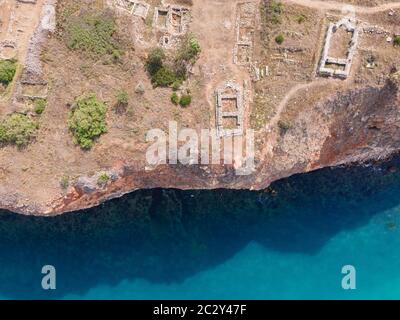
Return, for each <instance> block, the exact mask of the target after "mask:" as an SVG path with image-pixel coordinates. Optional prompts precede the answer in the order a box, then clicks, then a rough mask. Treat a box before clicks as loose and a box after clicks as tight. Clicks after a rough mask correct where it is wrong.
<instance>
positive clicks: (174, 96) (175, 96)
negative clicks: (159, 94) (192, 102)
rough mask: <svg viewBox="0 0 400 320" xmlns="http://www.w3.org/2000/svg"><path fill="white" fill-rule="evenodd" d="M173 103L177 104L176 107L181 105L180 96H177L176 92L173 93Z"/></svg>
mask: <svg viewBox="0 0 400 320" xmlns="http://www.w3.org/2000/svg"><path fill="white" fill-rule="evenodd" d="M171 102H172V103H173V104H175V105H178V104H179V96H178V95H177V93H176V92H174V93H172V96H171Z"/></svg>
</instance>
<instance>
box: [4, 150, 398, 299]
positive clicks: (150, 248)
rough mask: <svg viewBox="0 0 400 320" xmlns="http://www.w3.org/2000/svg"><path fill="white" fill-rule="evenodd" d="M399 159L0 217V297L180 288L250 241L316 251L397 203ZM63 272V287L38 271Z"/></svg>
mask: <svg viewBox="0 0 400 320" xmlns="http://www.w3.org/2000/svg"><path fill="white" fill-rule="evenodd" d="M397 167H400V157H396V158H394V159H392V160H390V161H388V162H385V163H381V164H375V165H370V166H359V167H351V168H335V169H323V170H320V171H317V172H313V173H309V174H302V175H297V176H293V177H291V178H288V179H285V180H282V181H278V182H276V183H274V184H273V185H272V186H271V187H270V188H269V189H267V190H265V191H261V192H251V191H232V190H215V191H179V190H160V189H156V190H143V191H138V192H134V193H132V194H129V195H126V196H124V197H123V198H121V199H116V200H113V201H109V202H107V203H105V204H104V205H102V206H100V207H97V208H92V209H89V210H84V211H81V212H76V213H70V214H65V215H61V216H57V217H53V218H40V217H27V216H21V215H17V214H14V213H10V212H7V211H0V266H1V272H0V296H3V297H7V298H60V297H63V296H64V295H66V294H82V293H84V292H86V291H87V290H89V289H90V288H92V287H95V286H99V285H110V286H113V285H116V284H118V283H120V282H121V281H123V280H135V279H146V280H148V281H151V282H156V283H169V282H175V281H176V282H180V281H183V280H185V279H186V278H187V277H189V276H192V275H195V274H196V273H198V272H200V271H204V270H207V269H209V268H211V267H215V266H217V265H219V264H221V263H223V262H225V261H226V260H228V259H229V258H231V257H232V256H233V255H235V254H236V253H238V252H239V251H240V250H241V249H243V248H244V247H245V246H247V245H248V244H249V243H250V242H252V241H255V242H257V243H259V244H261V245H263V246H265V247H267V248H269V249H272V250H276V251H281V252H295V253H296V252H297V253H303V254H308V255H314V254H316V253H318V252H319V250H320V249H321V248H323V246H324V245H325V244H326V243H327V241H328V240H329V239H330V238H332V237H333V236H334V235H336V234H337V233H339V232H341V231H343V230H349V229H354V228H357V227H360V226H363V225H365V224H366V223H367V222H368V221H369V220H370V219H371V218H372V217H373V216H374V214H376V213H378V212H381V211H383V210H386V209H390V208H392V207H394V206H397V205H398V204H399V202H400V200H399V199H400V172H399V171H398V170H397ZM46 264H50V265H54V266H55V267H56V269H57V290H55V291H52V292H49V291H44V290H42V288H41V277H42V275H41V268H42V266H43V265H46Z"/></svg>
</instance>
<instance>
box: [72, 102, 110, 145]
mask: <svg viewBox="0 0 400 320" xmlns="http://www.w3.org/2000/svg"><path fill="white" fill-rule="evenodd" d="M106 112H107V107H106V105H105V104H104V103H103V102H100V101H98V100H97V98H96V96H94V95H90V96H86V97H80V98H78V99H77V100H76V101H75V104H74V105H73V107H72V109H71V111H70V113H69V117H68V126H69V129H70V130H71V131H72V133H73V135H74V142H75V143H76V144H79V145H80V146H81V147H82V148H83V149H90V148H91V147H92V146H93V144H94V140H95V139H96V138H98V137H99V136H101V135H102V134H103V133H106V132H107V124H106Z"/></svg>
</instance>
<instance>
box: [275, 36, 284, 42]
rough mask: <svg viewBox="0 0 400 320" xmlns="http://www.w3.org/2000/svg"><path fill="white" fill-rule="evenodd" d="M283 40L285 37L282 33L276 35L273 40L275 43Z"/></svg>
mask: <svg viewBox="0 0 400 320" xmlns="http://www.w3.org/2000/svg"><path fill="white" fill-rule="evenodd" d="M283 41H285V37H284V36H283V35H282V34H280V35H278V36H276V37H275V42H276V43H277V44H282V43H283Z"/></svg>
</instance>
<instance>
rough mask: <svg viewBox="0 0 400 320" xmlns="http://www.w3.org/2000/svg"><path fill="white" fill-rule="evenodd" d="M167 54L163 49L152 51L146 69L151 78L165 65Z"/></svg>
mask: <svg viewBox="0 0 400 320" xmlns="http://www.w3.org/2000/svg"><path fill="white" fill-rule="evenodd" d="M164 59H165V53H164V50H163V49H161V48H155V49H152V50H151V52H150V53H149V56H148V57H147V61H146V68H147V71H148V73H149V74H150V76H154V75H155V74H156V73H157V72H158V71H159V70H160V69H161V68H162V67H163V64H164Z"/></svg>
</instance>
